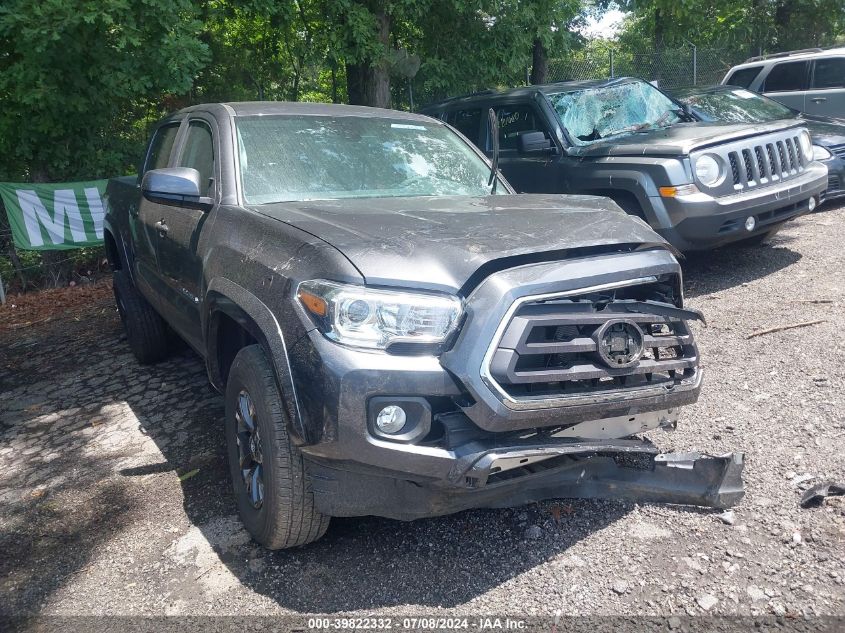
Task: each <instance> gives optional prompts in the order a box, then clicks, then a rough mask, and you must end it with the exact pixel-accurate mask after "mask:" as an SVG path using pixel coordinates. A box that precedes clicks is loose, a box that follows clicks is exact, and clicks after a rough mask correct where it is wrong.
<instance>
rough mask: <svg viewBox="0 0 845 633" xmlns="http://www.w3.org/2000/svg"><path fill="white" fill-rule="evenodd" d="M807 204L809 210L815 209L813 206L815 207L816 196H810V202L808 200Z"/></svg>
mask: <svg viewBox="0 0 845 633" xmlns="http://www.w3.org/2000/svg"><path fill="white" fill-rule="evenodd" d="M807 204H808V206H809V208H810V211H812V210H813V209H815V208H816V198H815V196H814V197H812V198H810V202H809V203H807Z"/></svg>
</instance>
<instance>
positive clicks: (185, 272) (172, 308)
mask: <svg viewBox="0 0 845 633" xmlns="http://www.w3.org/2000/svg"><path fill="white" fill-rule="evenodd" d="M175 166H176V167H191V168H193V169H196V170H197V171H199V173H200V182H201V183H202V189H201V190H200V196H203V197H211V198H212V199H215V200H216V196H217V193H216V192H217V184H218V183H217V178H216V173H215V152H214V132H213V131H212V126H211V123H210V122H209V121H206V120H204V119H199V118H196V119H191V120H189V121H188V129H187V131H186V134H185V140H184V142H183V143H182V149H181V152H180V154H179V158H178V160H177V162H176V165H175ZM213 213H214V210H213V209H212V211H210V212H206V211H202V210H200V209H191V208H188V207H175V206H171V207H166V211H164V212H163V214H162V215H163V220H162V221H163V222H164V225H165V227H164V228H165V231H164V232H163V233H162V236H161V239H160V240H159V242H158V261H159V270H160V271H161V276H162V279H163V280H164V283H165V284H166V286H167V304H168V305H167V306H165V307H164V308H163V309H164V310H166V311H167V320H168V321H169V322H170V324H171V325H172V326H173V327H174V328H175V329H176V330H177V332H178V333H179V334H180V335H181V336H182V337H183V338H184V339H185V340H187V341H188V342H189V343H191V344H192V345H193V346H194V347H195V348H198V347H200V346H201V344H202V325H201V321H200V305H201V302H202V259H201V257H200V255H199V243H200V238H201V236H202V232H203V228H204V227H205V226H206V224H207V222H208V221H209V219H210V218H211V216H212V215H213Z"/></svg>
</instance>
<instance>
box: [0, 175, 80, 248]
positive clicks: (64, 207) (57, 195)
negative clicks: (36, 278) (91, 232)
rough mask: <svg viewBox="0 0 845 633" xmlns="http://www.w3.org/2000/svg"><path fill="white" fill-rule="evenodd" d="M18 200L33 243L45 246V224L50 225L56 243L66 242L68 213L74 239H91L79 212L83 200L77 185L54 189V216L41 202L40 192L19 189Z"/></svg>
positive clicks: (49, 229)
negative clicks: (78, 196)
mask: <svg viewBox="0 0 845 633" xmlns="http://www.w3.org/2000/svg"><path fill="white" fill-rule="evenodd" d="M16 193H17V195H18V203H19V204H20V205H21V212H22V213H23V220H24V224H25V225H26V232H27V234H28V235H29V243H30V244H31V245H32V246H44V239H43V238H42V236H41V226H43V227H44V228H45V229H47V234H48V235H49V236H50V239H51V240H52V242H53V244H64V243H65V215H67V219H68V223H69V224H70V234H71V236H72V237H73V241H74V242H84V241H86V240H87V239H88V236H87V235H86V234H85V227H84V225H83V224H82V215H81V214H80V213H79V203H78V202H77V201H76V194H75V193H74V191H73V189H56V191H54V192H53V216H52V217H50V212H49V211H47V208H46V207H45V206H44V203H43V202H41V199H40V198H39V197H38V194H37V193H35V191H33V190H31V189H18V190H17V192H16Z"/></svg>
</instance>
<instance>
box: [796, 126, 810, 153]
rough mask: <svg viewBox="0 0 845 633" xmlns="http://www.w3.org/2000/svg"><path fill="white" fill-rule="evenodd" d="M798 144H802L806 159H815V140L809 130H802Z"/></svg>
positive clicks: (802, 151)
mask: <svg viewBox="0 0 845 633" xmlns="http://www.w3.org/2000/svg"><path fill="white" fill-rule="evenodd" d="M798 144H799V145H800V146H801V153H802V154H804V160H813V142H812V141H811V140H810V133H809V132H808V131H807V130H802V131H801V133H800V134H799V135H798Z"/></svg>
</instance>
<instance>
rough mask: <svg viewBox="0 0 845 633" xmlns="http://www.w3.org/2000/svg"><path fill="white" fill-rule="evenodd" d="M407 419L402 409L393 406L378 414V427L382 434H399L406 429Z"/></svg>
mask: <svg viewBox="0 0 845 633" xmlns="http://www.w3.org/2000/svg"><path fill="white" fill-rule="evenodd" d="M407 419H408V417H407V416H406V415H405V410H404V409H403V408H402V407H397V406H396V405H395V404H391V405H388V406H386V407H385V408H384V409H382V410H381V411H379V412H378V415H377V416H376V426H377V427H378V430H379V431H381V432H382V433H390V434H393V433H398V432H399V431H401V430H402V429H403V428H405V420H407Z"/></svg>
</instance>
